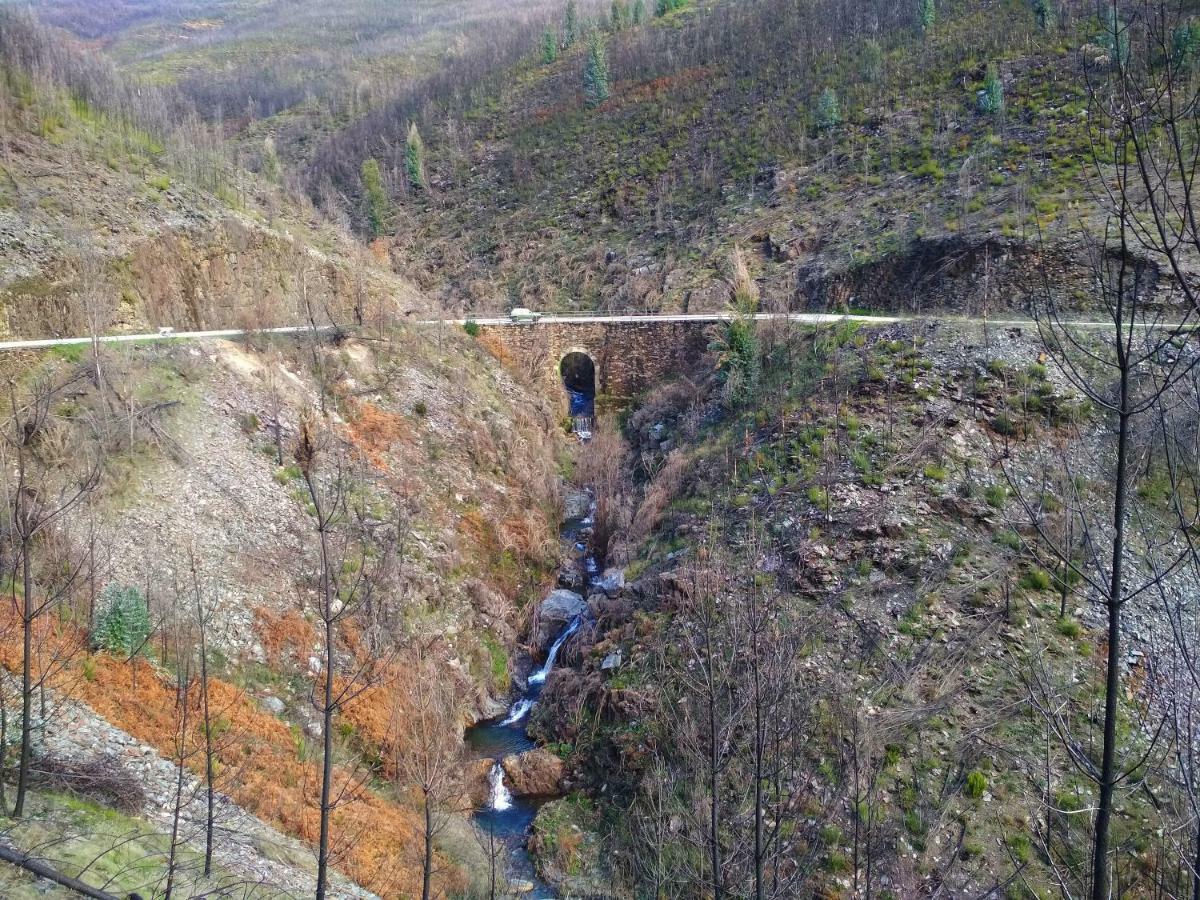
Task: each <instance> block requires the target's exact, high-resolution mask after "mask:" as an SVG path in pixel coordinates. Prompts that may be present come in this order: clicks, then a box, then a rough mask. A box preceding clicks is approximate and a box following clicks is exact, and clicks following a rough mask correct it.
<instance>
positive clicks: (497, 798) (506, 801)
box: [488, 763, 512, 812]
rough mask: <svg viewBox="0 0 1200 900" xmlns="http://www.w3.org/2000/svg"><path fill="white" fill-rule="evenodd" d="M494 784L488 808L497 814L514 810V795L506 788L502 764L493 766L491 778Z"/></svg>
mask: <svg viewBox="0 0 1200 900" xmlns="http://www.w3.org/2000/svg"><path fill="white" fill-rule="evenodd" d="M489 781H491V783H492V792H491V796H490V797H488V806H490V807H491V808H492V809H494V810H495V811H496V812H504V811H505V810H507V809H510V808H512V794H511V793H509V790H508V788H506V787H505V786H504V769H503V768H501V766H500V763H496V764H495V765H494V766H492V774H491V776H490V778H489Z"/></svg>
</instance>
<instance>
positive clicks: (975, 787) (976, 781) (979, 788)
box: [965, 769, 987, 800]
mask: <svg viewBox="0 0 1200 900" xmlns="http://www.w3.org/2000/svg"><path fill="white" fill-rule="evenodd" d="M965 790H966V793H967V796H968V797H970V798H971V799H972V800H978V799H979V798H980V797H982V796H983V792H984V791H986V790H987V778H986V777H985V776H984V774H983V773H982V772H980V771H979V770H978V769H976V770H975V771H973V772H971V774H969V775H968V776H967V784H966V788H965Z"/></svg>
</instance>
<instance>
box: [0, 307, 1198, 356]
mask: <svg viewBox="0 0 1200 900" xmlns="http://www.w3.org/2000/svg"><path fill="white" fill-rule="evenodd" d="M733 317H734V314H733V313H693V314H686V315H684V314H680V315H658V316H652V315H645V316H639V315H615V316H550V315H547V316H543V317H542V318H541V319H539V320H538V322H537V323H536V324H535V323H531V322H514V321H512V320H511V319H509V318H507V317H502V318H486V319H427V320H421V321H417V322H415V323H413V324H416V325H420V326H438V325H458V326H461V325H465V324H466V323H467V322H468V321H470V322H474V323H475V324H477V325H489V326H505V327H511V328H532V327H536V326H537V325H560V324H564V325H571V324H595V323H603V324H610V325H621V324H630V325H632V324H637V323H641V322H727V321H729V320H730V319H732V318H733ZM754 318H755V319H756V320H758V321H771V320H787V321H789V322H796V323H799V324H802V325H835V324H837V323H839V322H860V323H862V324H864V325H891V324H894V323H896V322H904V321H921V320H928V319H931V318H933V319H937V321H939V322H942V323H944V324H947V325H954V324H959V325H982V324H989V325H992V326H995V327H997V328H1009V327H1022V328H1036V327H1037V322H1035V321H1033V320H1032V319H984V318H968V317H965V316H871V315H836V314H834V313H786V314H785V313H759V314H758V315H756V316H755V317H754ZM1069 324H1070V325H1071V326H1072V327H1075V328H1111V327H1112V322H1092V321H1080V322H1071V323H1069ZM1158 324H1159V326H1160V327H1164V328H1171V327H1180V326H1171V325H1169V324H1167V323H1158ZM339 327H343V326H336V325H318V326H317V328H316V330H317V331H318V332H322V333H323V332H330V331H336V330H338V328H339ZM1186 327H1187V328H1188V329H1189V330H1196V329H1198V328H1200V325H1197V324H1192V323H1188V324H1187V326H1186ZM344 330H347V331H349V330H353V329H351V328H350V327H348V326H345V327H344ZM312 331H313V328H312V326H310V325H289V326H287V327H285V328H259V329H240V328H227V329H222V330H218V331H163V332H151V333H149V334H107V335H104V336H103V337H101V338H100V342H101V343H104V344H123V343H143V342H151V341H203V340H213V339H221V338H237V337H245V336H247V335H253V334H305V333H310V332H312ZM91 342H92V339H91V338H90V337H69V338H40V339H36V340H17V341H0V352H4V351H6V350H44V349H47V348H50V347H70V346H74V345H80V344H90V343H91Z"/></svg>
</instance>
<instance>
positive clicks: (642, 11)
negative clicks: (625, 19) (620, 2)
mask: <svg viewBox="0 0 1200 900" xmlns="http://www.w3.org/2000/svg"><path fill="white" fill-rule="evenodd" d="M645 18H646V0H633V24H634V25H641V24H642V20H643V19H645Z"/></svg>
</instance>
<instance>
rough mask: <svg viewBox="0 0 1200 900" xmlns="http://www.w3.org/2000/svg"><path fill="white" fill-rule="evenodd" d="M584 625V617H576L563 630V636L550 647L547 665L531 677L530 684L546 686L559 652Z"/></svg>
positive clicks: (556, 639)
mask: <svg viewBox="0 0 1200 900" xmlns="http://www.w3.org/2000/svg"><path fill="white" fill-rule="evenodd" d="M582 624H583V617H582V616H576V617H575V618H573V619H572V620H571V624H570V625H568V626H567V627H566V628H564V629H563V632H562V634H560V635H559V636H558V637H556V638H555V639H554V643H553V644H551V645H550V652H549V653H547V654H546V664H545V665H543V666H542V667H541V668H540V669H538V670H537V671H536V672H534V673H533V674H532V675H530V676H529V683H530V684H545V683H546V676H547V675H549V674H550V670H551V669H553V668H554V660H555V659H556V658H557V657H558V651H559V649H561V648H562V645H563V644H565V643H566V642H567V638H569V637H570V636H571V635H573V634H574V633H575V632H576V631H578V630H579V626H580V625H582Z"/></svg>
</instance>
